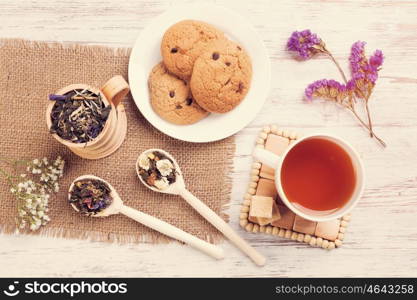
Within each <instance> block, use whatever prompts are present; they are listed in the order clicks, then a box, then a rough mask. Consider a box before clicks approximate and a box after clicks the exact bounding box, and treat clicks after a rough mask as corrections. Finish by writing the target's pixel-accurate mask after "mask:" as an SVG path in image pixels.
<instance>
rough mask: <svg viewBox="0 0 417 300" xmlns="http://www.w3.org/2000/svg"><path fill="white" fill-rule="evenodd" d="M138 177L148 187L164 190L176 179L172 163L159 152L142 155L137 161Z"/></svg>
mask: <svg viewBox="0 0 417 300" xmlns="http://www.w3.org/2000/svg"><path fill="white" fill-rule="evenodd" d="M138 170H139V176H140V177H141V178H142V179H143V181H144V182H146V184H148V185H149V186H150V187H153V188H157V189H159V190H166V189H167V188H168V187H169V186H170V185H171V184H173V183H174V182H175V181H176V179H177V171H176V170H175V166H174V162H173V161H172V160H171V159H170V158H169V157H168V156H166V155H165V154H163V153H161V152H159V151H153V152H149V153H143V154H142V155H141V156H140V157H139V161H138Z"/></svg>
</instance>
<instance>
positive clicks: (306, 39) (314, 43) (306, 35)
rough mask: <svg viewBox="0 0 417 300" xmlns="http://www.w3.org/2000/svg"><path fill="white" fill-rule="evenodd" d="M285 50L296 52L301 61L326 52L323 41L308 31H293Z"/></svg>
mask: <svg viewBox="0 0 417 300" xmlns="http://www.w3.org/2000/svg"><path fill="white" fill-rule="evenodd" d="M287 49H288V50H290V51H295V52H297V53H298V55H299V56H300V57H301V58H303V59H308V58H310V57H311V56H313V55H314V54H316V53H317V52H324V51H326V50H325V48H324V43H323V41H322V40H321V39H320V38H319V37H318V36H317V34H315V33H312V32H311V31H310V30H309V29H306V30H303V31H294V32H293V33H292V34H291V37H290V38H289V39H288V42H287Z"/></svg>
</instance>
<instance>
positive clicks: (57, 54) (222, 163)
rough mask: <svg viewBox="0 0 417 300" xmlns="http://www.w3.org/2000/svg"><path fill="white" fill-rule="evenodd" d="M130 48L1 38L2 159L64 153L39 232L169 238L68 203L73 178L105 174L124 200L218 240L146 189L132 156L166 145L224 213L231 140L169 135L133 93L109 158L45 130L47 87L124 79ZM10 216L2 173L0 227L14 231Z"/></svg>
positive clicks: (195, 188) (179, 206)
mask: <svg viewBox="0 0 417 300" xmlns="http://www.w3.org/2000/svg"><path fill="white" fill-rule="evenodd" d="M129 53H130V49H112V48H106V47H98V46H80V45H64V46H63V45H61V44H57V43H54V44H50V43H42V42H28V41H22V40H0V76H1V77H0V136H1V140H0V157H3V158H4V157H8V158H13V159H22V158H25V159H33V158H37V157H43V156H46V157H50V158H55V157H56V156H57V155H61V156H62V157H63V158H64V159H65V161H66V163H67V164H66V169H65V174H64V177H63V178H62V180H61V181H60V185H61V190H60V192H59V193H58V194H57V195H56V196H55V197H52V198H51V200H50V212H49V216H50V217H51V222H50V223H49V224H48V225H47V226H46V227H44V228H42V229H41V230H40V231H38V232H37V234H46V235H50V236H60V237H68V238H89V239H92V240H99V241H119V242H140V241H144V242H166V241H169V240H170V239H169V238H167V237H166V236H164V235H162V234H159V233H158V232H155V231H153V230H151V229H148V228H146V227H145V226H142V225H140V224H139V223H136V222H135V221H132V220H130V219H128V218H127V217H125V216H121V215H117V216H111V217H107V218H103V219H99V218H87V217H82V216H80V215H78V214H77V213H76V212H75V211H73V210H72V209H71V208H70V206H69V205H68V203H67V190H68V187H69V184H70V182H71V181H72V180H73V179H74V178H76V177H77V176H79V175H83V174H94V175H97V176H100V177H102V178H104V179H106V180H108V181H109V182H110V183H111V184H112V185H113V186H114V187H115V188H116V189H117V191H118V192H119V194H120V196H121V197H122V199H123V200H124V202H125V204H127V205H129V206H132V207H134V208H136V209H139V210H141V211H143V212H145V213H148V214H151V215H153V216H155V217H158V218H161V219H163V220H165V221H167V222H169V223H171V224H173V225H175V226H178V227H180V228H181V229H183V230H185V231H187V232H190V233H192V234H194V235H197V236H198V237H200V238H203V239H205V240H208V241H214V242H216V241H218V240H219V238H220V237H221V234H220V233H219V232H218V231H217V230H216V229H215V228H214V227H212V226H211V225H210V224H209V223H208V222H207V221H205V220H204V219H203V218H202V217H201V216H200V215H199V214H198V213H196V212H195V211H194V210H193V209H192V208H191V207H190V206H189V205H188V204H187V203H186V202H185V201H184V200H182V198H180V197H177V196H169V195H162V194H159V193H155V192H152V191H149V190H148V189H147V188H146V187H144V186H143V185H142V184H141V183H140V182H139V179H138V178H137V176H136V173H135V161H136V158H137V156H138V154H139V153H140V152H142V151H143V150H145V149H148V148H162V149H165V150H167V151H169V152H170V153H172V154H173V155H174V156H175V157H176V158H177V160H178V162H179V164H180V165H181V167H182V170H183V173H184V177H185V180H186V183H188V188H189V189H190V191H192V192H193V193H194V194H195V195H196V196H197V197H199V198H200V199H201V200H203V201H204V202H205V203H207V204H208V205H209V206H210V207H211V208H212V209H213V210H214V211H216V212H217V213H219V214H221V215H222V217H224V218H226V217H227V216H226V215H225V214H224V213H222V209H223V207H224V205H225V204H227V203H228V201H229V196H230V191H231V184H230V178H229V177H228V174H230V171H231V167H232V163H233V154H234V147H235V145H234V139H233V138H228V139H226V140H223V141H220V142H215V143H209V144H192V143H186V142H181V141H178V140H175V139H172V138H170V137H168V136H166V135H164V134H162V133H160V132H159V131H157V130H156V129H154V128H153V127H152V126H151V125H149V124H148V122H147V121H146V120H145V119H144V117H143V116H142V115H141V114H140V112H139V111H138V109H137V107H136V106H135V104H134V102H133V100H132V98H131V96H130V94H129V96H128V97H127V98H126V99H125V100H124V104H125V106H126V113H127V118H128V133H127V137H126V140H125V142H124V144H123V145H122V147H121V148H120V149H119V150H118V151H117V152H116V153H115V154H113V155H112V156H110V157H108V158H105V159H101V160H98V161H91V160H85V159H81V158H79V157H77V156H75V155H74V154H72V152H70V151H69V150H68V149H67V148H66V147H64V146H62V145H61V144H59V143H58V142H57V141H56V140H55V139H54V138H53V137H52V136H51V135H50V134H49V133H48V130H47V128H46V123H45V109H46V105H47V101H48V100H47V95H48V94H49V93H51V92H54V91H56V90H57V89H59V88H61V87H64V86H66V85H68V84H72V83H86V84H90V85H92V86H96V87H100V86H102V85H103V84H104V83H105V82H106V80H107V79H109V78H111V77H112V76H113V75H116V74H120V75H123V76H124V77H125V78H127V70H128V60H129ZM143 59H146V57H144V58H143ZM15 215H16V206H15V199H14V198H13V197H12V195H11V193H10V192H9V187H8V186H7V185H6V183H5V181H4V180H3V179H0V232H1V231H3V232H8V233H11V232H14V230H15V220H14V216H15Z"/></svg>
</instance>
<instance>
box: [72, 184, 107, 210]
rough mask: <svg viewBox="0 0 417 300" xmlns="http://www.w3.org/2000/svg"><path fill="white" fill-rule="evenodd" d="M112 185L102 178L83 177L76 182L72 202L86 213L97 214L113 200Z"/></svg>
mask: <svg viewBox="0 0 417 300" xmlns="http://www.w3.org/2000/svg"><path fill="white" fill-rule="evenodd" d="M110 193H111V190H110V187H109V186H108V185H107V184H106V183H105V182H103V181H101V180H96V179H83V180H79V181H77V182H75V183H74V187H73V189H72V190H71V192H70V199H69V202H70V204H74V205H75V206H76V208H77V209H78V210H79V211H80V212H81V213H82V214H84V215H86V216H91V215H95V214H97V213H99V212H101V211H102V210H104V209H105V208H107V207H108V206H109V205H110V204H111V203H112V201H113V198H112V197H111V195H110Z"/></svg>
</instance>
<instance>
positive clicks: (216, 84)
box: [190, 40, 252, 113]
mask: <svg viewBox="0 0 417 300" xmlns="http://www.w3.org/2000/svg"><path fill="white" fill-rule="evenodd" d="M251 78H252V64H251V61H250V58H249V56H248V54H247V53H246V52H245V50H244V49H243V48H242V47H241V46H239V45H238V44H236V43H234V42H232V41H228V40H218V41H215V42H213V43H212V44H211V45H210V46H209V47H207V49H206V51H205V52H204V53H203V54H201V56H199V57H198V58H197V59H196V61H195V63H194V68H193V73H192V77H191V81H190V87H191V92H192V94H193V96H194V99H195V100H196V101H197V103H198V104H199V105H200V106H201V107H202V108H204V109H205V110H207V111H209V112H215V113H226V112H228V111H230V110H232V109H233V108H235V107H236V106H237V105H238V104H239V103H240V102H241V101H242V99H243V98H244V97H245V96H246V94H247V92H248V90H249V87H250V83H251Z"/></svg>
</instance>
